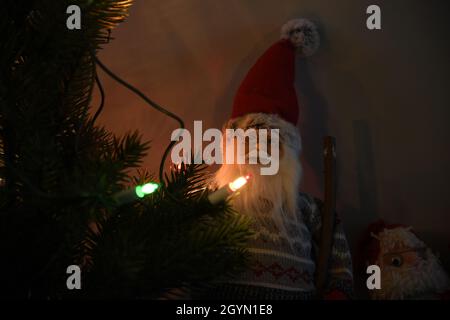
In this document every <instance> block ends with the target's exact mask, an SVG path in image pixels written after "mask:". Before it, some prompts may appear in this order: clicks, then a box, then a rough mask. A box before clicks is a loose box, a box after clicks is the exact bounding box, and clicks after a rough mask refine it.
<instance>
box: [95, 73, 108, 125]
mask: <svg viewBox="0 0 450 320" xmlns="http://www.w3.org/2000/svg"><path fill="white" fill-rule="evenodd" d="M95 83H96V84H97V87H98V90H99V91H100V106H99V107H98V109H97V111H96V112H95V114H94V117H93V118H92V123H95V120H97V118H98V116H99V115H100V113H101V112H102V111H103V107H104V106H105V91H104V90H103V86H102V83H101V82H100V79H99V78H98V75H97V72H95Z"/></svg>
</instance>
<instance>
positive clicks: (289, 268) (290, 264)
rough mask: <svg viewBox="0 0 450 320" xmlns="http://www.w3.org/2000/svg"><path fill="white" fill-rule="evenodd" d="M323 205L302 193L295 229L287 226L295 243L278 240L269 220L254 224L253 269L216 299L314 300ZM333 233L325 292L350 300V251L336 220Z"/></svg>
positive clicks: (216, 292) (264, 218) (222, 288)
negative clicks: (341, 294)
mask: <svg viewBox="0 0 450 320" xmlns="http://www.w3.org/2000/svg"><path fill="white" fill-rule="evenodd" d="M321 206H322V203H321V202H320V201H318V200H316V199H314V198H312V197H311V196H309V195H307V194H305V193H301V194H300V197H299V212H298V217H297V223H296V222H294V221H293V220H291V221H288V223H287V224H285V228H286V232H287V233H288V235H289V236H290V237H291V243H290V244H289V242H288V241H287V239H286V238H285V237H283V236H282V235H280V233H279V232H278V229H277V228H276V226H275V224H274V222H273V220H272V218H271V216H270V215H267V216H262V217H258V219H257V220H254V223H253V225H252V229H253V231H254V232H255V236H254V237H253V239H252V240H251V242H250V243H249V248H248V250H249V252H250V254H251V260H252V263H251V265H250V267H249V268H248V269H247V270H246V271H245V272H243V273H242V274H240V275H238V276H237V277H236V278H235V279H233V280H232V281H229V282H227V283H225V284H223V285H221V286H219V287H218V288H215V290H214V292H213V295H212V296H211V295H210V297H212V298H218V299H228V298H229V299H310V298H312V297H314V295H315V285H314V274H315V269H316V258H317V256H318V249H319V248H318V242H319V239H320V232H321V221H322V218H321V212H320V208H321ZM335 220H336V224H335V227H334V237H333V247H332V251H331V257H330V263H329V269H328V276H327V285H326V290H325V291H326V292H334V293H336V291H338V292H341V293H343V294H344V295H345V296H346V297H351V296H352V291H353V290H352V288H353V276H352V263H351V256H350V251H349V248H348V245H347V240H346V237H345V234H344V231H343V228H342V225H341V223H340V221H339V220H338V219H335Z"/></svg>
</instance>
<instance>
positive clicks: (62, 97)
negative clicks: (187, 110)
mask: <svg viewBox="0 0 450 320" xmlns="http://www.w3.org/2000/svg"><path fill="white" fill-rule="evenodd" d="M72 4H77V5H79V6H80V7H81V9H82V14H83V16H82V17H83V18H82V28H81V30H68V29H67V28H66V18H67V14H66V8H67V7H68V6H69V5H72ZM130 5H131V0H130V1H129V0H121V1H119V0H96V1H93V0H70V1H66V0H58V1H54V0H34V1H31V0H6V1H2V4H1V7H2V8H1V10H0V31H1V39H2V40H1V41H0V252H1V255H2V262H1V263H0V273H1V276H2V285H1V287H0V296H2V297H18V298H32V299H33V298H39V299H48V298H71V297H77V298H93V297H98V298H113V297H114V298H158V297H161V296H163V295H164V293H165V292H166V289H168V288H180V287H186V286H187V285H189V286H195V285H204V284H208V283H213V282H214V281H217V280H220V279H222V278H223V277H228V276H232V275H233V274H235V273H236V272H238V271H239V270H240V269H241V268H242V267H243V266H244V265H245V264H246V262H247V260H246V250H245V242H246V240H247V238H248V237H249V231H248V228H247V226H248V224H247V221H246V220H244V219H243V218H242V217H239V216H238V215H237V214H236V213H234V212H233V211H231V210H230V208H229V207H228V205H227V204H223V205H215V206H213V205H211V204H209V202H208V201H207V198H206V197H207V194H208V190H207V183H208V176H207V174H206V168H205V167H204V166H198V165H189V166H183V167H182V168H181V169H179V170H174V171H171V173H170V174H169V176H166V181H165V182H166V184H167V190H165V189H163V188H160V189H159V190H158V191H157V192H156V193H155V194H153V195H151V196H149V197H148V198H145V199H143V200H142V201H139V202H136V203H132V204H129V205H124V206H117V204H116V203H115V201H114V198H113V195H114V193H116V192H118V191H120V190H123V189H124V188H126V187H129V186H132V185H134V184H136V183H138V182H147V181H150V179H151V178H152V177H151V176H150V175H149V174H147V173H141V174H140V175H138V177H134V178H133V177H131V176H130V173H131V172H133V170H136V168H139V166H140V164H141V159H142V158H143V157H144V156H145V154H146V153H147V152H148V150H149V144H148V143H146V142H142V139H141V137H140V135H139V134H138V133H137V132H132V133H129V134H127V135H125V136H123V137H117V136H115V135H113V134H112V133H110V132H108V131H107V130H106V129H105V128H103V127H100V126H98V125H96V124H95V123H94V117H92V115H91V114H90V113H89V110H90V108H91V107H92V106H91V98H92V92H93V90H94V89H95V77H96V68H95V55H96V54H97V51H98V50H99V49H100V48H101V47H102V46H103V45H104V44H106V43H107V42H108V41H109V40H108V39H109V33H110V30H111V29H112V28H114V27H115V26H116V25H117V24H118V23H120V22H122V21H124V19H125V18H126V16H127V13H128V8H129V6H130ZM149 112H151V111H149ZM168 192H170V195H171V196H170V195H169V194H168ZM71 264H78V265H80V266H81V268H82V270H83V272H82V289H81V290H72V291H69V290H67V288H66V279H67V276H68V275H67V274H66V268H67V266H69V265H71Z"/></svg>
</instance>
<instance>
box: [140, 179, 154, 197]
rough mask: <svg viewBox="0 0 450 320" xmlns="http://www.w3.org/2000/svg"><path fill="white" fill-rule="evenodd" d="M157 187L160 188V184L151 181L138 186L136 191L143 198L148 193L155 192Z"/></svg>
mask: <svg viewBox="0 0 450 320" xmlns="http://www.w3.org/2000/svg"><path fill="white" fill-rule="evenodd" d="M156 189H158V184H157V183H152V182H149V183H146V184H143V185H141V186H136V188H135V192H136V195H137V196H138V197H139V198H143V197H145V196H146V195H148V194H150V193H153V192H155V190H156Z"/></svg>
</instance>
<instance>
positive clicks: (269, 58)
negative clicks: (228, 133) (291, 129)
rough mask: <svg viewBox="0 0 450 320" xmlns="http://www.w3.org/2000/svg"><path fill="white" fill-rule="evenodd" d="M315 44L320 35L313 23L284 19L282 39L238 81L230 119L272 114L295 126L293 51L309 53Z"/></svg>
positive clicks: (296, 103) (296, 112) (294, 52)
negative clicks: (238, 84) (285, 20)
mask: <svg viewBox="0 0 450 320" xmlns="http://www.w3.org/2000/svg"><path fill="white" fill-rule="evenodd" d="M318 46H319V35H318V32H317V29H316V27H315V25H314V24H313V23H311V22H310V21H308V20H306V19H294V20H290V21H289V22H287V23H286V24H285V25H284V26H283V27H282V29H281V40H279V41H277V42H276V43H275V44H273V45H272V46H271V47H270V48H269V49H267V50H266V51H265V52H264V54H263V55H262V56H261V57H260V58H259V59H258V60H257V61H256V63H255V64H254V65H253V67H252V68H251V69H250V71H249V72H248V74H247V76H246V77H245V79H244V80H243V82H242V83H241V85H240V87H239V89H238V91H237V93H236V96H235V99H234V103H233V110H232V114H231V118H232V119H234V118H238V117H242V116H244V115H248V114H253V113H263V114H272V115H277V116H278V117H280V118H281V119H283V120H284V121H286V122H288V123H290V124H292V125H293V126H295V125H296V124H297V119H298V115H299V107H298V101H297V95H296V92H295V88H294V81H295V57H296V53H297V52H299V53H301V54H303V55H304V56H309V55H312V54H313V53H314V52H315V51H316V50H317V48H318Z"/></svg>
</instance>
